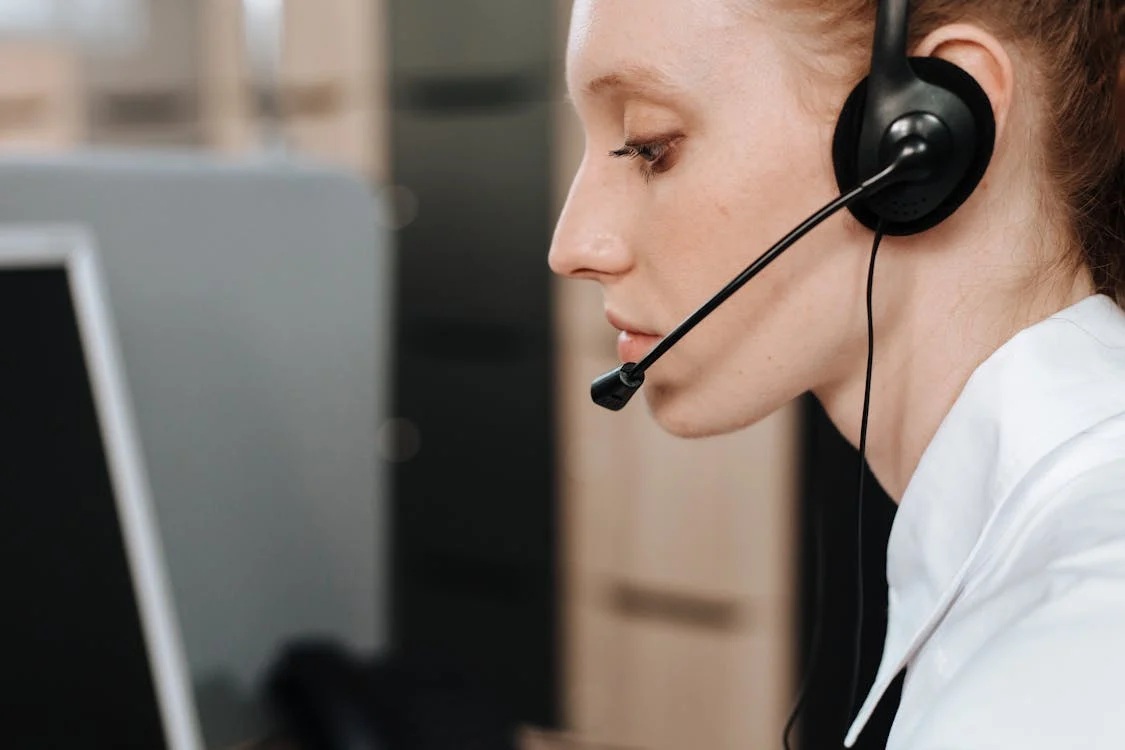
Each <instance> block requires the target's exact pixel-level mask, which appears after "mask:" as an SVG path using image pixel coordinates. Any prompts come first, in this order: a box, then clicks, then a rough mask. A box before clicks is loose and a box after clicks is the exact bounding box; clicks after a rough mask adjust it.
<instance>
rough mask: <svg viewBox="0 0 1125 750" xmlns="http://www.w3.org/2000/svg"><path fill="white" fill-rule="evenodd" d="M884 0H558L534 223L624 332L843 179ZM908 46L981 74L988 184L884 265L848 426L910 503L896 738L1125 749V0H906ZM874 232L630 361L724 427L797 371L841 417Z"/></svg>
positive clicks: (693, 427) (729, 272)
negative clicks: (558, 41)
mask: <svg viewBox="0 0 1125 750" xmlns="http://www.w3.org/2000/svg"><path fill="white" fill-rule="evenodd" d="M875 5H876V3H875V0H693V1H692V2H685V0H576V2H575V6H574V16H573V20H572V28H571V35H570V45H569V52H568V64H567V78H568V85H569V88H570V92H571V96H572V98H573V100H574V103H575V106H576V108H577V111H578V114H579V116H580V117H581V120H582V123H583V127H584V129H585V133H586V139H587V148H586V154H585V158H584V159H583V162H582V165H581V168H580V170H579V172H578V174H577V176H576V178H575V181H574V184H573V187H572V189H571V193H570V196H569V198H568V201H567V205H566V208H565V210H564V211H563V214H562V217H561V219H560V221H559V225H558V229H557V231H556V235H555V240H554V243H553V246H552V248H551V252H550V264H551V267H552V269H554V271H555V272H557V273H559V274H563V275H565V276H568V277H570V278H575V279H588V280H594V281H597V282H598V283H599V284H601V285H602V287H603V290H604V295H605V304H606V310H607V317H608V318H609V321H610V323H611V324H612V325H613V326H615V327H616V328H618V329H619V330H621V331H622V334H621V337H620V339H619V353H620V355H621V357H622V359H623V361H632V362H636V361H638V360H639V359H640V358H641V357H642V356H643V355H644V354H645V353H646V352H647V351H648V350H649V349H650V348H651V347H652V346H653V345H654V344H655V343H656V341H657V340H658V337H660V336H662V335H665V334H667V333H668V332H669V331H671V330H672V329H673V328H674V327H675V326H676V325H677V324H678V323H679V322H680V321H681V320H682V319H684V318H685V317H686V316H687V315H688V314H689V313H690V312H692V311H693V310H694V309H696V308H697V307H698V306H699V305H700V304H701V303H702V302H704V301H705V300H706V299H708V298H709V297H710V296H711V295H712V294H714V293H715V292H716V291H717V290H718V289H719V288H721V287H722V286H723V285H725V284H726V282H727V281H729V280H730V279H731V278H732V277H734V276H735V275H736V274H737V273H738V272H739V271H740V270H742V269H743V268H744V267H745V266H746V265H747V263H748V262H749V261H750V260H752V259H753V257H755V256H756V255H757V254H758V253H759V252H761V250H763V249H764V248H765V247H766V246H768V244H769V243H770V242H772V241H773V239H775V238H777V237H780V236H782V235H783V234H785V233H786V231H788V230H789V229H790V228H792V227H793V226H794V225H795V224H797V223H798V222H799V221H800V220H802V219H803V218H805V217H806V216H807V215H808V214H809V213H811V212H812V211H813V210H815V209H816V208H818V207H819V206H821V205H823V204H825V203H827V202H828V201H829V200H830V199H831V198H832V197H834V196H835V195H836V194H837V193H838V188H837V186H836V182H835V178H834V171H833V163H832V151H831V142H832V136H833V131H834V129H835V125H836V118H837V116H838V114H839V110H840V107H841V104H842V103H843V101H844V99H845V97H846V96H847V95H848V93H849V91H850V90H851V88H852V87H853V86H854V85H855V83H856V82H857V81H858V80H859V79H860V78H862V77H863V76H864V75H865V74H866V72H867V69H866V68H867V64H868V61H869V59H870V54H871V40H872V37H873V24H874V16H875ZM913 7H914V12H913V14H912V18H911V32H912V42H911V50H912V54H913V55H917V56H930V57H940V58H943V59H945V60H948V61H950V62H953V63H955V64H956V65H958V66H960V67H961V68H963V69H964V70H965V71H967V72H968V73H969V74H971V75H972V76H973V77H974V78H975V79H976V81H977V82H978V83H979V84H980V85H981V87H982V88H983V90H984V93H985V94H986V95H987V97H988V101H989V103H990V104H991V108H992V111H993V114H994V115H995V119H996V142H995V153H994V155H993V158H992V161H991V164H990V166H989V168H988V171H987V173H986V175H985V177H984V180H983V181H982V183H981V184H980V186H979V187H978V188H977V189H976V191H975V192H974V193H973V195H972V196H971V198H970V199H969V200H968V202H967V203H966V204H965V205H964V206H962V207H961V208H960V210H959V211H958V212H957V213H956V214H954V215H953V216H952V217H951V218H949V219H947V220H946V221H945V222H943V223H942V224H940V225H939V226H937V227H936V228H934V229H932V230H930V231H928V232H925V233H923V234H920V235H917V236H913V237H906V238H888V239H886V240H884V242H883V245H882V249H881V250H880V251H879V257H878V263H877V266H876V270H875V277H874V289H875V294H874V311H873V320H874V331H875V341H874V350H875V361H874V380H873V384H872V394H871V414H870V427H869V438H868V442H867V456H868V459H869V462H870V465H871V468H872V470H873V472H874V474H875V475H876V476H877V477H878V479H879V481H880V483H881V484H882V485H883V487H884V488H885V489H886V490H887V492H888V493H889V494H890V495H891V497H892V498H894V499H895V500H896V501H897V502H900V503H901V506H900V510H899V513H898V516H897V518H896V521H895V527H894V530H893V532H892V535H891V540H890V547H889V550H888V580H889V583H890V602H889V607H890V611H889V618H890V621H889V627H888V634H887V641H886V646H885V650H884V654H883V662H882V666H881V668H880V672H879V676H878V678H877V679H876V683H875V685H874V688H873V689H872V691H871V694H870V696H869V698H868V700H867V702H866V704H865V705H864V707H863V708H862V709H861V711H860V714H859V717H858V718H857V720H856V723H855V725H854V726H853V729H852V732H851V734H850V736H849V744H850V742H853V741H854V740H855V737H856V735H857V734H858V733H859V732H860V731H862V728H863V724H864V722H865V720H866V718H867V717H868V716H869V714H870V712H871V710H872V709H873V708H874V706H875V704H877V702H878V700H879V698H880V696H881V695H882V692H883V691H884V690H885V689H886V687H887V686H888V684H889V683H890V682H891V681H892V680H893V678H894V677H895V676H896V674H897V673H898V672H899V671H900V670H902V669H904V668H905V669H906V670H907V677H906V682H905V686H904V690H903V698H902V703H901V705H900V708H899V713H898V716H897V718H896V721H895V725H894V728H893V730H892V733H891V739H890V744H889V747H891V748H911V750H939V749H948V748H958V749H959V750H970V749H975V748H982V749H983V748H1024V749H1028V748H1031V749H1035V748H1060V747H1065V748H1078V747H1081V748H1111V747H1112V748H1121V747H1125V692H1123V690H1122V689H1121V688H1120V687H1119V683H1120V682H1121V680H1122V679H1125V312H1123V311H1122V308H1121V307H1120V305H1123V304H1125V246H1123V239H1122V238H1125V203H1123V200H1125V198H1123V194H1125V156H1123V153H1122V139H1121V134H1120V129H1119V126H1118V114H1119V112H1118V109H1117V107H1116V100H1117V99H1118V98H1119V95H1118V94H1117V93H1116V86H1117V81H1118V79H1119V77H1120V74H1119V70H1120V67H1121V53H1122V42H1121V27H1122V25H1123V24H1122V18H1123V17H1125V6H1123V3H1122V0H916V2H914V3H913ZM871 244H872V233H871V232H870V231H869V230H867V229H865V228H863V227H862V226H861V225H860V224H859V222H857V221H856V220H855V219H853V218H852V217H851V216H849V215H845V214H841V215H838V216H837V217H836V218H834V219H833V220H831V221H829V222H828V223H826V224H825V225H824V226H822V227H821V228H820V229H818V230H816V231H815V232H814V233H813V234H811V235H809V236H808V238H806V239H805V240H803V241H802V242H801V243H800V244H799V245H797V246H796V247H795V248H793V249H792V250H790V251H788V254H787V255H786V256H785V257H783V258H782V259H781V260H779V261H778V262H776V263H774V264H773V265H772V266H770V267H769V268H768V269H767V270H766V271H765V272H764V273H763V274H762V275H761V276H759V277H758V278H756V279H755V280H754V281H753V282H751V284H750V285H749V286H748V287H747V288H745V289H743V290H742V291H741V292H739V293H738V294H737V295H735V296H734V297H733V298H732V299H731V300H730V301H728V302H727V303H726V304H725V305H724V306H722V307H720V308H719V310H718V311H717V312H716V313H714V314H713V315H712V316H711V317H709V318H708V319H707V320H706V321H705V322H703V323H702V324H701V325H700V326H699V327H698V328H697V329H696V330H694V331H693V332H692V333H691V334H690V335H689V336H688V337H686V338H685V339H684V340H683V341H682V342H681V343H680V344H679V345H678V346H677V347H676V348H675V349H673V350H672V351H671V352H670V353H669V354H668V355H667V356H666V357H665V358H664V359H662V360H661V361H660V362H659V363H658V364H656V365H655V366H654V367H653V368H652V369H651V370H650V371H649V372H648V378H647V383H646V385H645V395H646V398H647V401H648V404H649V407H650V409H651V411H652V413H653V415H654V417H655V418H656V420H657V421H658V422H659V423H660V424H661V425H662V426H663V427H664V428H665V429H666V430H668V431H669V432H671V433H674V434H676V435H681V436H685V437H691V436H704V435H713V434H719V433H725V432H730V431H733V430H738V429H740V428H743V427H745V426H747V425H750V424H753V423H754V422H756V421H758V420H760V419H762V418H763V417H765V416H766V415H768V414H770V413H771V412H773V411H774V410H776V409H778V408H779V407H780V406H782V405H783V404H785V403H787V402H788V401H790V400H791V399H793V398H795V397H797V396H799V395H800V394H802V393H804V392H806V391H811V392H812V393H814V394H815V395H816V397H817V398H818V399H819V400H820V402H821V403H822V404H823V405H824V407H825V409H826V410H827V412H828V414H829V415H830V417H831V418H832V420H833V421H834V423H835V424H836V426H837V427H838V428H839V429H840V430H841V432H842V433H843V434H844V435H845V436H846V437H847V438H848V439H849V440H851V441H852V442H853V443H855V444H858V443H859V438H860V426H861V425H860V422H861V415H862V411H863V409H862V407H863V401H864V394H865V379H866V373H867V368H866V365H867V353H868V348H867V347H868V341H867V310H866V307H865V286H866V283H867V273H868V263H869V260H870V251H871Z"/></svg>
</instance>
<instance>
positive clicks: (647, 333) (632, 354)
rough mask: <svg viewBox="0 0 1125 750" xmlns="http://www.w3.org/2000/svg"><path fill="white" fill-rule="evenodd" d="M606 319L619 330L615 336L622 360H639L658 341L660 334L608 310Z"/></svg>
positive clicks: (618, 353) (618, 352)
mask: <svg viewBox="0 0 1125 750" xmlns="http://www.w3.org/2000/svg"><path fill="white" fill-rule="evenodd" d="M606 319H607V320H609V324H610V325H611V326H613V327H614V328H616V329H617V330H618V331H620V332H621V333H620V335H618V337H617V355H618V356H619V357H620V358H621V361H622V362H639V361H640V360H641V359H643V358H644V356H645V355H646V354H648V353H649V352H650V351H652V349H653V347H655V346H656V345H657V344H658V343H659V342H660V338H661V336H660V334H658V333H656V332H655V331H653V330H651V329H645V328H642V327H640V326H638V325H636V324H634V323H630V322H628V321H627V320H625V319H624V318H622V317H621V316H619V315H617V314H616V313H613V312H611V311H609V310H607V311H606Z"/></svg>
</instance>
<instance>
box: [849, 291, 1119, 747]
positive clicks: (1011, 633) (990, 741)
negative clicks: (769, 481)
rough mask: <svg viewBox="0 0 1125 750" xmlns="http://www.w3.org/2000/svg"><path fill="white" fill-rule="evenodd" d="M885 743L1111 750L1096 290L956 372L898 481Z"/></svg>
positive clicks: (1113, 405) (1108, 341)
mask: <svg viewBox="0 0 1125 750" xmlns="http://www.w3.org/2000/svg"><path fill="white" fill-rule="evenodd" d="M887 580H888V583H889V584H890V595H889V606H890V609H889V619H888V626H887V638H886V644H885V648H884V652H883V659H882V662H881V665H880V668H879V672H878V676H877V677H876V679H875V684H874V687H873V688H872V690H871V693H870V695H869V696H868V698H867V701H866V702H865V703H864V705H863V707H862V709H861V710H860V712H859V715H858V717H857V718H856V721H855V724H854V725H853V726H852V729H851V731H850V732H849V733H848V738H847V742H846V745H847V746H848V747H851V746H852V745H853V744H854V743H855V741H856V739H857V738H858V735H859V733H860V732H861V731H862V729H863V727H864V725H865V724H866V722H867V720H868V719H869V718H870V716H871V713H872V711H873V710H874V709H875V706H876V704H877V703H878V701H879V699H880V698H881V697H882V695H883V693H884V691H886V689H887V687H888V686H889V685H890V684H891V682H892V681H893V680H894V678H895V676H896V675H897V674H898V673H899V672H900V671H901V670H902V669H903V668H906V669H907V673H906V681H905V684H904V686H903V692H902V702H901V704H900V706H899V711H898V715H897V716H896V718H895V722H894V726H893V728H892V730H891V736H890V740H889V743H888V745H887V748H888V750H986V749H987V750H1048V749H1050V750H1060V749H1063V748H1065V749H1066V750H1102V749H1105V750H1109V749H1110V748H1112V749H1113V750H1125V312H1122V311H1121V310H1120V309H1119V308H1118V307H1117V306H1116V305H1115V304H1114V302H1113V301H1112V300H1111V299H1109V298H1108V297H1105V296H1101V295H1097V296H1093V297H1089V298H1087V299H1085V300H1083V301H1081V302H1079V303H1078V304H1076V305H1074V306H1072V307H1070V308H1068V309H1066V310H1063V311H1062V312H1060V313H1058V314H1057V315H1054V316H1052V317H1051V318H1049V319H1048V320H1045V321H1043V322H1042V323H1039V324H1037V325H1035V326H1032V327H1031V328H1028V329H1026V330H1025V331H1022V332H1021V333H1019V334H1017V335H1016V336H1015V337H1014V338H1013V339H1012V340H1010V341H1009V342H1008V343H1006V344H1005V345H1004V346H1002V347H1001V348H1000V349H998V350H997V351H996V352H995V353H994V354H993V355H992V356H991V357H989V358H988V360H986V361H985V362H984V363H983V364H982V365H981V366H980V367H979V368H978V369H977V370H976V372H974V373H973V375H972V377H971V378H970V379H969V381H968V383H967V384H966V386H965V388H964V390H963V391H962V393H961V395H960V397H959V398H958V400H957V402H956V403H955V404H954V406H953V408H952V409H951V410H950V412H949V414H948V415H947V416H946V418H945V420H944V421H943V422H942V424H941V426H940V428H939V429H938V431H937V434H936V435H935V436H934V438H933V440H932V441H931V443H930V445H929V446H928V447H927V449H926V451H925V453H924V454H923V456H922V459H921V461H920V462H919V465H918V468H917V470H916V472H915V473H914V476H913V477H912V478H911V480H910V484H909V486H908V487H907V489H906V492H905V493H904V495H903V498H902V502H901V504H900V507H899V510H898V515H897V517H896V518H895V522H894V526H893V528H892V530H891V536H890V544H889V547H888V551H887Z"/></svg>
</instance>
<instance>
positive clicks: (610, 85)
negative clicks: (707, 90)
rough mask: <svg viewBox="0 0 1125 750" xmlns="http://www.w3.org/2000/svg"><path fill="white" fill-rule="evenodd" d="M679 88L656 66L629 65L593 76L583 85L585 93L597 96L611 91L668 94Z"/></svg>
mask: <svg viewBox="0 0 1125 750" xmlns="http://www.w3.org/2000/svg"><path fill="white" fill-rule="evenodd" d="M677 88H679V87H678V86H676V85H675V83H673V81H672V79H671V78H669V77H668V76H666V75H665V74H664V73H661V72H660V71H659V70H657V69H655V68H648V67H644V66H641V65H629V66H626V67H623V68H622V69H621V70H619V71H617V72H614V73H607V74H606V75H602V76H598V77H597V78H593V79H591V80H590V81H588V82H587V83H586V85H585V86H583V87H582V91H583V93H585V94H587V95H589V96H597V95H599V94H604V93H607V92H611V91H615V92H616V91H621V92H625V93H635V94H658V95H659V94H663V95H668V94H671V93H673V92H674V91H676V89H677Z"/></svg>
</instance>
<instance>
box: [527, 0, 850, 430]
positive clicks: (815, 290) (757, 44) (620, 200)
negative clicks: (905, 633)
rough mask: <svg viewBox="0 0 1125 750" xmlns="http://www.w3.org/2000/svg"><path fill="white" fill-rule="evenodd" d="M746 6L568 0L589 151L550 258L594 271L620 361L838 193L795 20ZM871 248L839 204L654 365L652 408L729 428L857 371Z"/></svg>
mask: <svg viewBox="0 0 1125 750" xmlns="http://www.w3.org/2000/svg"><path fill="white" fill-rule="evenodd" d="M765 2H768V0H760V4H764V3H765ZM753 5H754V3H753V0H749V1H748V0H576V2H575V4H574V15H573V19H572V26H571V32H570V39H569V47H568V54H567V85H568V88H569V91H570V96H571V98H572V100H573V102H574V105H575V108H576V111H577V113H578V116H579V118H580V119H581V122H582V126H583V130H584V132H585V137H586V148H585V153H584V156H583V160H582V163H581V166H580V168H579V170H578V173H577V175H576V176H575V178H574V182H573V185H572V187H571V190H570V193H569V196H568V199H567V202H566V206H565V209H564V210H563V213H562V216H561V218H560V220H559V223H558V227H557V229H556V232H555V237H554V241H553V244H552V247H551V250H550V256H549V262H550V266H551V268H552V269H553V270H554V271H555V272H556V273H558V274H562V275H565V276H567V277H569V278H572V279H585V280H593V281H596V282H598V283H599V284H600V285H601V287H602V290H603V292H604V300H605V307H606V312H607V318H608V320H609V322H607V325H611V324H612V325H613V326H614V327H616V328H618V329H619V330H622V331H623V332H624V333H623V335H622V337H621V339H620V340H619V354H620V355H621V358H622V360H623V361H637V360H638V359H640V358H641V357H642V356H643V355H644V354H645V353H646V352H647V351H648V350H649V349H650V348H651V347H652V345H654V344H655V343H656V341H657V339H656V338H654V337H659V336H662V335H664V334H667V333H668V332H669V331H671V330H672V329H673V328H675V326H676V325H677V324H678V323H680V322H681V321H682V320H683V319H684V318H686V317H687V316H688V315H689V314H690V313H691V312H693V311H694V310H695V309H696V308H698V307H699V306H700V305H701V304H703V303H704V302H705V301H706V300H707V299H709V298H710V297H711V296H712V295H713V294H715V293H716V292H717V291H718V290H719V289H721V288H722V287H723V286H724V285H725V284H726V283H727V282H729V281H730V280H731V279H732V278H733V277H734V276H735V275H737V274H738V273H739V272H740V271H741V270H742V269H744V268H745V267H746V266H747V265H749V264H750V263H751V262H752V261H753V260H754V259H755V258H756V257H757V256H758V255H760V254H761V253H762V252H764V251H765V250H766V249H767V248H768V247H769V246H770V245H771V244H773V242H775V241H776V240H777V239H779V238H780V237H782V236H783V235H784V234H785V233H786V232H788V231H789V230H790V229H792V228H793V227H794V226H795V225H796V224H798V223H799V222H801V221H802V220H804V219H805V218H806V217H807V216H808V215H809V214H811V213H812V212H813V211H815V210H816V209H817V208H819V207H820V206H822V205H823V204H825V203H827V202H828V201H830V200H831V199H832V198H834V197H835V196H836V195H837V194H838V192H839V191H838V189H837V186H836V183H835V177H834V172H833V167H832V159H831V142H832V135H833V132H834V128H835V115H836V113H837V109H838V107H832V108H825V107H817V106H812V105H811V103H812V102H815V101H816V100H818V99H819V98H820V97H818V96H817V95H816V94H817V93H818V92H815V91H810V90H809V87H810V86H815V85H816V84H815V83H813V81H812V80H811V79H810V78H809V76H808V75H807V74H806V68H805V67H803V66H802V65H801V62H800V59H799V57H800V54H801V51H800V49H799V47H798V46H797V45H795V44H794V41H793V36H792V32H791V31H788V30H783V29H781V28H778V27H777V26H776V25H775V24H776V21H771V20H770V18H771V17H770V14H769V13H764V12H763V13H755V12H753ZM747 8H750V10H749V11H748V10H747ZM832 93H833V94H834V93H835V92H832ZM846 94H847V91H846V90H843V91H841V92H840V94H839V95H840V97H841V98H840V102H839V104H840V105H842V103H843V97H844V96H846ZM870 244H871V235H870V233H869V232H868V231H867V230H864V229H862V228H861V227H860V225H859V224H858V222H856V221H855V220H854V219H853V218H852V217H851V216H850V215H843V214H841V215H838V216H837V217H836V218H834V219H832V220H830V221H829V222H828V223H826V224H825V225H823V226H822V227H821V228H820V229H818V230H817V231H816V232H814V233H813V234H811V235H810V236H809V237H808V238H806V239H805V240H803V241H802V242H801V243H799V244H798V245H796V246H795V247H794V248H792V249H791V250H789V251H788V252H787V253H786V254H785V255H784V256H782V257H781V258H780V259H779V260H778V261H776V262H775V263H774V264H773V265H772V266H771V267H770V268H768V269H767V270H766V271H765V272H764V273H763V274H762V275H761V276H759V277H757V278H756V279H755V280H753V281H752V282H751V283H750V284H748V285H747V286H746V287H744V288H743V289H742V290H741V291H740V292H739V293H738V294H736V295H735V296H734V297H733V298H731V299H730V300H729V301H728V302H727V303H726V304H725V305H723V306H722V307H721V308H719V310H718V311H717V312H716V313H715V314H713V315H712V316H711V317H710V318H708V319H707V320H706V321H705V322H703V323H702V324H701V325H700V326H699V327H698V328H696V329H695V330H694V331H693V332H692V333H690V334H689V335H688V336H687V337H685V338H684V339H683V341H681V342H680V344H678V345H677V346H676V347H675V348H673V349H672V351H671V352H670V353H669V354H668V355H667V356H665V357H664V358H663V359H662V360H661V361H660V362H658V363H657V364H656V365H655V366H654V367H653V368H652V369H651V370H649V372H648V374H647V380H646V385H645V387H644V389H643V393H644V394H645V397H646V399H647V401H648V404H649V407H650V410H651V412H652V414H653V415H654V417H655V419H656V420H657V422H658V423H659V424H660V425H661V426H662V427H663V428H664V429H666V430H667V431H669V432H671V433H673V434H677V435H682V436H693V437H697V436H705V435H713V434H720V433H726V432H731V431H734V430H737V429H740V428H742V427H745V426H747V425H749V424H752V423H754V422H756V421H758V420H760V419H762V418H764V417H765V416H767V415H769V414H770V413H772V412H773V411H775V410H777V409H778V408H780V407H781V406H783V405H784V404H786V403H787V402H789V401H790V400H792V399H793V398H795V397H797V396H799V395H801V394H802V393H804V392H806V391H809V390H813V391H817V390H821V389H831V388H833V387H834V385H835V384H836V382H837V381H841V380H843V379H845V378H847V377H850V376H851V374H852V373H854V372H855V371H856V370H857V369H859V368H860V367H861V362H862V360H863V358H864V357H865V356H866V348H865V347H866V339H865V329H864V326H863V321H864V320H865V319H864V317H863V316H864V315H865V308H864V307H863V304H864V295H863V289H864V285H865V283H866V273H867V263H868V261H869V252H870Z"/></svg>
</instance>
